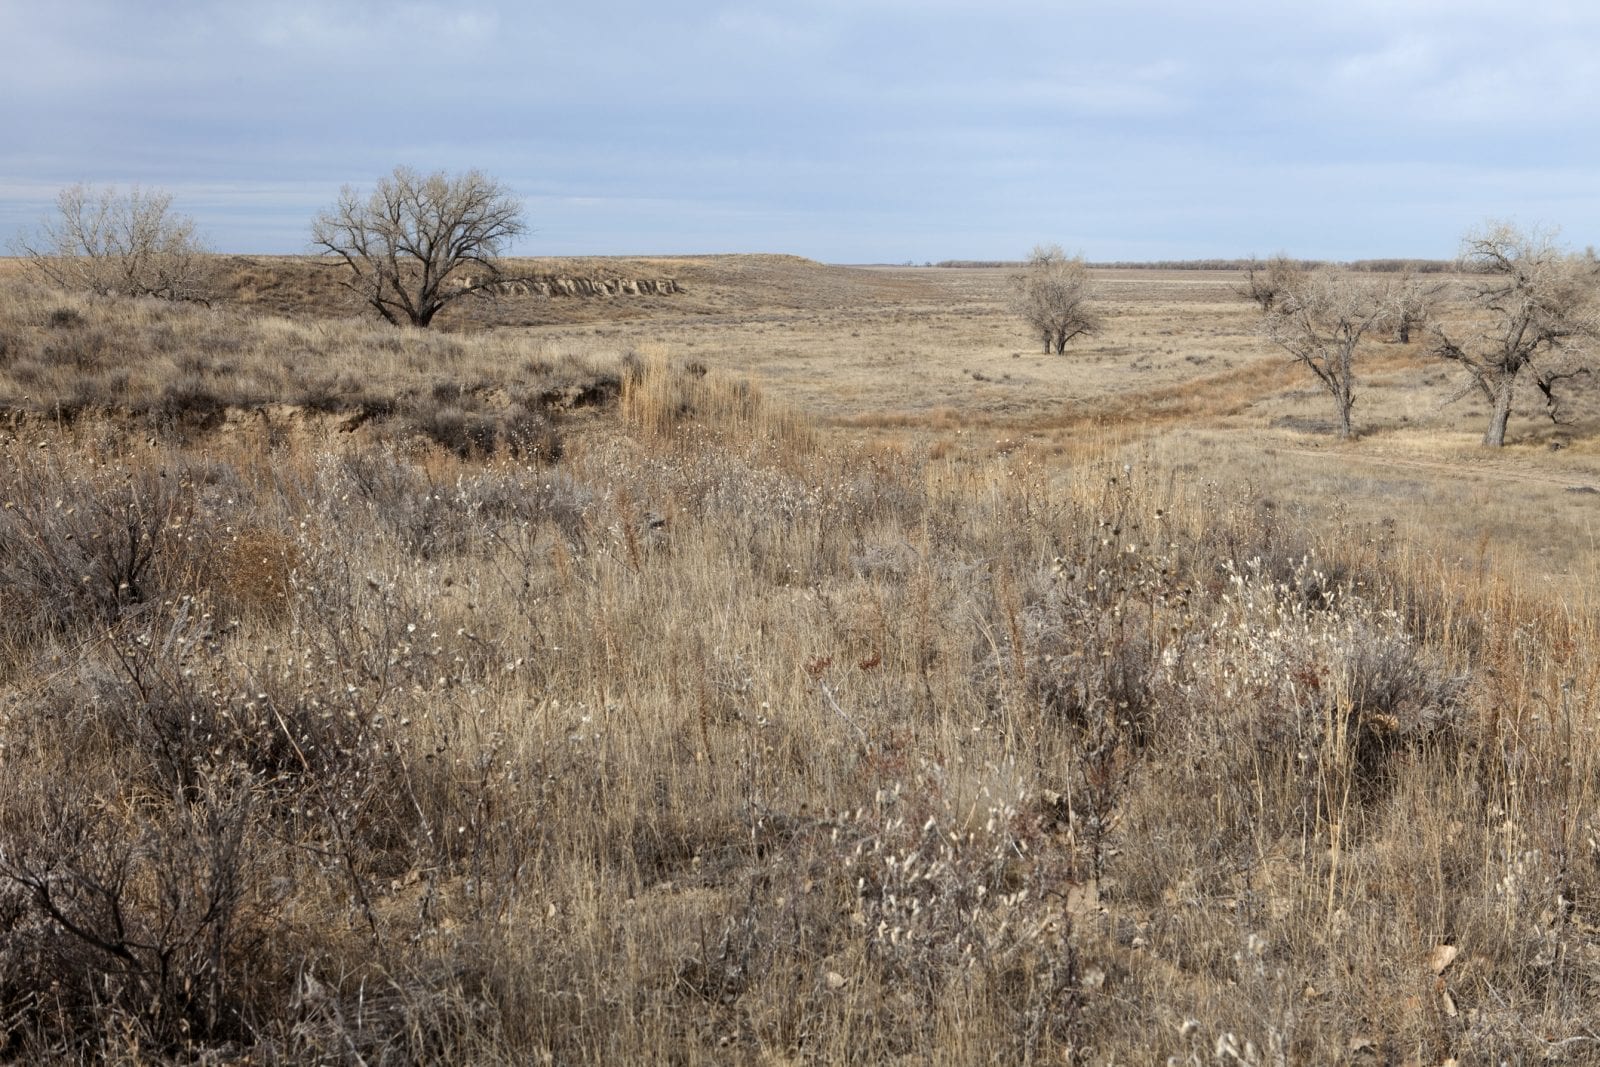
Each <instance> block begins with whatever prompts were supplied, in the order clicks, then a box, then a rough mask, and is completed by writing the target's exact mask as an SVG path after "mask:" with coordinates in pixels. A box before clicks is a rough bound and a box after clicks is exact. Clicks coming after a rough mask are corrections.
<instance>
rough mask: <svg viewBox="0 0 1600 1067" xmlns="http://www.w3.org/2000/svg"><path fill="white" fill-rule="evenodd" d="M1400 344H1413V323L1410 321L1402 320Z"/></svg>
mask: <svg viewBox="0 0 1600 1067" xmlns="http://www.w3.org/2000/svg"><path fill="white" fill-rule="evenodd" d="M1400 343H1401V344H1403V345H1408V344H1410V343H1411V321H1410V320H1409V319H1401V320H1400Z"/></svg>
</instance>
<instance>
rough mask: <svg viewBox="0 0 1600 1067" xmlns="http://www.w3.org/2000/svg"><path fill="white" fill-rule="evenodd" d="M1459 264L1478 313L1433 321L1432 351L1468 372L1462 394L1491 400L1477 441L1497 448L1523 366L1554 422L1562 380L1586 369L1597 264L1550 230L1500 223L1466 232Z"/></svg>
mask: <svg viewBox="0 0 1600 1067" xmlns="http://www.w3.org/2000/svg"><path fill="white" fill-rule="evenodd" d="M1460 263H1461V269H1462V270H1464V271H1466V272H1468V273H1469V274H1470V275H1471V279H1470V281H1469V282H1468V284H1467V291H1468V297H1469V302H1470V304H1471V305H1472V307H1473V309H1474V310H1475V311H1476V312H1477V317H1476V320H1475V321H1473V322H1470V323H1467V324H1464V325H1462V326H1460V327H1457V326H1455V325H1451V326H1450V327H1449V328H1447V327H1446V325H1445V324H1443V323H1439V324H1436V325H1435V326H1434V327H1433V331H1432V332H1433V352H1434V354H1435V355H1437V356H1439V357H1440V358H1441V359H1446V360H1449V361H1451V362H1453V363H1456V364H1458V365H1459V366H1460V367H1461V368H1462V369H1463V370H1465V371H1466V374H1467V382H1466V385H1465V386H1464V387H1463V389H1462V393H1463V394H1464V393H1467V392H1471V391H1472V390H1474V389H1476V390H1477V391H1478V392H1480V393H1481V394H1482V395H1483V397H1484V399H1486V400H1487V401H1488V402H1489V408H1490V414H1489V428H1488V429H1487V430H1486V431H1484V435H1483V443H1484V444H1485V445H1489V446H1492V447H1499V446H1501V445H1504V444H1505V441H1506V425H1507V423H1508V422H1510V419H1511V409H1512V401H1513V398H1514V396H1515V392H1516V386H1517V383H1518V382H1519V381H1521V380H1524V377H1525V376H1524V372H1527V373H1528V374H1530V375H1531V376H1532V378H1533V380H1534V382H1535V383H1536V384H1537V385H1538V387H1539V389H1540V391H1541V392H1542V393H1543V394H1544V398H1545V409H1546V411H1547V412H1548V413H1549V415H1550V418H1551V419H1552V421H1556V422H1559V421H1560V416H1561V412H1560V403H1559V397H1558V396H1557V392H1558V390H1559V389H1560V387H1561V385H1562V384H1563V383H1564V382H1566V381H1568V380H1569V379H1571V378H1574V377H1577V376H1578V375H1583V374H1588V373H1589V372H1590V370H1591V369H1592V366H1593V361H1594V357H1595V352H1596V346H1597V342H1600V301H1597V299H1596V291H1595V290H1596V283H1597V279H1600V264H1597V263H1596V261H1595V260H1594V259H1593V258H1592V257H1588V256H1576V255H1572V254H1570V253H1568V252H1566V251H1564V250H1563V249H1562V248H1561V247H1560V246H1559V245H1557V244H1556V240H1555V235H1554V233H1552V232H1548V231H1528V232H1524V231H1522V230H1520V229H1518V228H1517V227H1515V226H1513V225H1511V224H1510V223H1504V222H1501V223H1492V224H1490V225H1488V226H1486V227H1485V228H1484V229H1483V230H1481V231H1477V232H1475V233H1470V234H1468V235H1467V237H1466V239H1465V240H1464V241H1463V242H1462V248H1461V260H1460Z"/></svg>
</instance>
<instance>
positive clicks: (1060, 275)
mask: <svg viewBox="0 0 1600 1067" xmlns="http://www.w3.org/2000/svg"><path fill="white" fill-rule="evenodd" d="M1013 281H1014V283H1015V285H1016V292H1015V295H1014V297H1013V299H1014V301H1015V304H1016V309H1017V312H1018V314H1020V315H1021V316H1022V317H1023V319H1024V320H1026V321H1027V323H1028V325H1030V326H1032V327H1033V328H1034V330H1035V331H1036V332H1037V333H1038V334H1039V335H1040V336H1041V337H1043V338H1044V350H1045V351H1046V352H1052V351H1054V352H1055V353H1057V354H1060V353H1062V352H1065V351H1066V350H1067V342H1069V341H1072V340H1074V339H1075V338H1078V337H1082V336H1084V335H1085V334H1091V333H1094V332H1095V331H1096V330H1098V329H1099V328H1100V316H1099V314H1098V313H1097V312H1096V310H1095V309H1094V307H1093V304H1092V300H1093V296H1094V291H1093V286H1092V285H1091V283H1090V280H1089V268H1088V266H1087V265H1085V263H1084V262H1083V257H1082V256H1071V257H1069V256H1067V254H1066V253H1065V252H1063V251H1062V250H1061V246H1060V245H1039V246H1037V247H1036V248H1034V250H1033V253H1032V254H1031V255H1030V256H1029V257H1028V262H1027V264H1026V265H1025V266H1024V267H1023V268H1022V270H1021V271H1020V272H1019V273H1018V274H1017V275H1016V276H1015V278H1014V279H1013Z"/></svg>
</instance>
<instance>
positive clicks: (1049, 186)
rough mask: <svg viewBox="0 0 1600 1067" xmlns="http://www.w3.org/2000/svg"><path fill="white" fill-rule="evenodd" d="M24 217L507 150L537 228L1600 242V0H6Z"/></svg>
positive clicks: (550, 234)
mask: <svg viewBox="0 0 1600 1067" xmlns="http://www.w3.org/2000/svg"><path fill="white" fill-rule="evenodd" d="M0 41H4V42H5V44H4V49H5V60H6V61H5V63H3V64H0V100H4V101H5V102H6V106H5V108H4V110H3V112H0V145H3V148H0V243H4V242H5V240H6V239H7V238H9V237H11V236H12V235H14V234H15V233H16V232H17V231H18V229H19V228H20V227H24V226H26V225H28V224H30V223H31V221H32V220H34V219H36V218H37V217H38V216H39V215H40V214H41V213H42V212H43V211H44V210H45V209H46V208H47V207H48V205H49V204H50V203H51V201H52V200H53V197H54V194H55V191H56V189H58V188H59V187H61V186H62V185H66V184H71V183H73V182H77V181H86V182H93V183H118V184H124V185H125V184H127V183H131V182H138V183H141V184H143V185H145V186H147V187H159V188H162V189H165V190H167V191H169V192H171V193H173V195H174V198H175V201H176V204H177V206H178V207H179V208H180V209H181V210H183V211H185V212H187V213H188V214H191V215H193V216H195V218H196V219H197V220H198V221H199V222H200V224H201V227H202V229H203V230H204V231H205V232H206V233H207V235H208V236H209V238H210V241H211V243H212V245H213V246H214V247H216V248H217V249H218V250H220V251H228V252H233V251H238V252H302V251H306V249H307V232H308V228H309V220H310V218H311V216H312V215H313V214H315V212H316V211H317V210H318V209H319V208H321V207H323V206H325V205H327V204H330V203H331V202H332V201H333V200H334V198H335V197H336V195H337V193H338V190H339V187H340V186H341V185H342V184H345V183H352V184H355V185H358V186H370V185H371V183H372V182H373V181H374V180H375V179H376V178H377V177H379V176H380V175H382V174H385V173H387V172H388V171H389V170H390V169H392V168H393V166H394V165H395V164H397V163H406V164H408V165H411V166H413V167H416V168H418V169H423V170H432V169H437V168H445V169H449V170H461V169H466V168H469V167H477V168H479V169H482V170H484V171H487V172H488V173H490V174H492V175H494V176H496V177H498V178H500V179H502V180H503V181H505V182H506V183H507V184H509V185H510V186H511V187H512V188H514V189H515V190H516V191H517V192H518V193H519V194H520V195H521V196H522V197H523V198H524V199H525V201H526V208H527V217H528V222H529V225H530V226H531V227H532V232H531V233H530V235H529V236H528V237H527V238H525V239H524V240H523V242H522V243H521V244H520V245H519V247H518V249H517V250H518V251H520V252H523V253H527V254H552V255H570V254H586V253H588V254H627V253H693V252H791V253H796V254H800V255H806V256H811V257H814V258H817V259H822V260H826V261H830V262H900V261H904V260H908V259H909V260H915V261H918V262H921V261H923V260H930V259H931V260H938V259H945V258H985V259H988V258H1017V257H1020V256H1022V255H1024V254H1025V253H1026V252H1027V250H1028V249H1029V248H1030V247H1031V246H1032V245H1034V244H1036V243H1039V242H1041V241H1053V242H1058V243H1060V244H1062V245H1063V246H1065V247H1066V248H1068V249H1069V250H1077V251H1082V252H1083V253H1084V254H1086V255H1087V256H1089V257H1090V258H1091V259H1095V260H1113V259H1153V258H1194V257H1204V256H1237V255H1245V254H1251V253H1259V254H1267V253H1271V252H1274V251H1278V250H1286V251H1290V252H1293V253H1295V254H1298V255H1304V256H1315V257H1325V258H1336V259H1349V258H1358V257H1368V256H1391V255H1394V256H1399V255H1407V256H1409V255H1415V256H1448V255H1451V254H1453V253H1454V250H1455V246H1456V242H1457V239H1458V238H1459V236H1460V234H1461V233H1462V232H1463V231H1464V230H1466V229H1467V228H1469V227H1471V226H1473V225H1475V224H1477V223H1479V222H1481V221H1483V220H1484V219H1486V218H1490V217H1494V218H1511V219H1514V220H1517V221H1521V222H1524V223H1529V224H1533V223H1542V224H1552V225H1556V226H1559V227H1560V228H1561V230H1562V233H1563V236H1564V238H1565V240H1566V241H1567V242H1568V243H1570V244H1573V245H1577V246H1583V245H1586V244H1591V243H1595V244H1600V167H1597V163H1600V138H1597V136H1596V134H1597V132H1600V120H1597V118H1596V105H1597V103H1600V5H1594V4H1592V3H1578V2H1570V3H1569V2H1554V0H1524V2H1520V3H1508V2H1505V0H1494V2H1486V0H1448V2H1447V0H1410V2H1408V0H1387V2H1382V0H1340V2H1327V3H1297V2H1295V0H1276V2H1266V0H1262V2H1257V0H1235V2H1230V3H1222V2H1210V0H1188V2H1182V0H1125V2H1114V0H1100V2H1096V3H1087V2H1070V0H1069V2H1058V3H1044V2H1029V0H991V2H988V3H982V4H979V3H957V2H951V0H919V2H908V0H852V2H845V0H790V2H788V3H783V4H759V5H758V4H719V3H702V4H695V3H666V2H660V0H657V2H652V3H635V2H632V0H599V2H588V0H585V2H579V3H570V2H564V3H561V4H553V3H552V4H542V3H530V4H514V3H509V2H499V0H454V2H451V3H435V2H432V0H419V2H404V0H389V2H384V3H375V2H367V0H315V2H298V0H296V2H280V0H254V2H249V3H245V2H226V3H224V2H202V0H115V2H110V0H106V2H101V0H54V2H52V3H48V4H47V3H44V2H41V0H0Z"/></svg>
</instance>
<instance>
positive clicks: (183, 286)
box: [16, 185, 211, 300]
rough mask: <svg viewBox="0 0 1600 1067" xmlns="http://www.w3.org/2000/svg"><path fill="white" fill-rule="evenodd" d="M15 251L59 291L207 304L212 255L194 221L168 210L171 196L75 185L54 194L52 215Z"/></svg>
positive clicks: (145, 190)
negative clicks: (59, 289)
mask: <svg viewBox="0 0 1600 1067" xmlns="http://www.w3.org/2000/svg"><path fill="white" fill-rule="evenodd" d="M16 250H17V251H18V252H20V253H21V254H22V255H23V256H25V257H26V258H27V260H28V262H29V263H30V264H31V265H32V267H33V268H34V269H35V270H36V271H38V273H39V274H40V275H41V276H43V277H44V278H45V279H47V280H48V281H49V282H51V283H52V284H54V285H59V286H60V287H62V288H63V289H77V290H83V291H87V292H93V293H98V294H100V295H102V296H110V295H113V294H116V295H122V296H155V297H162V298H164V299H168V300H205V299H207V298H208V296H209V290H210V275H211V257H210V255H209V254H208V253H207V252H206V249H205V246H204V244H203V242H202V241H201V240H200V238H199V236H198V231H197V230H196V227H195V222H194V220H193V219H192V218H190V217H189V216H187V215H180V214H178V213H177V212H175V211H173V210H172V195H171V194H170V193H164V192H161V191H159V190H155V189H141V188H139V187H138V186H137V185H135V186H133V187H132V188H131V189H129V190H128V191H127V192H121V191H119V190H118V189H117V188H116V186H92V185H72V186H68V187H67V188H65V189H62V190H61V191H60V192H59V193H58V194H57V195H56V211H55V214H54V215H53V216H52V217H50V218H47V219H45V220H44V221H43V222H41V223H40V226H39V229H38V232H37V233H35V234H33V235H31V236H24V237H22V238H19V239H18V240H17V242H16Z"/></svg>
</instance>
